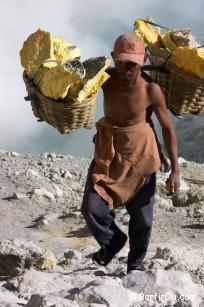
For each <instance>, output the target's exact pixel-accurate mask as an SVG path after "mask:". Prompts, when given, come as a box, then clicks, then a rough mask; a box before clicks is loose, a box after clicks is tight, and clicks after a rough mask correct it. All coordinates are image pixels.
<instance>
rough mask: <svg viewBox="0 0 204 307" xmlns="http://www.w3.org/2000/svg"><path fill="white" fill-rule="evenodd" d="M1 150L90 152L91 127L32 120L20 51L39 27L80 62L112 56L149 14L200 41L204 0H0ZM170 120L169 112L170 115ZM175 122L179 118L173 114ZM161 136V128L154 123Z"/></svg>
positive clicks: (100, 105)
mask: <svg viewBox="0 0 204 307" xmlns="http://www.w3.org/2000/svg"><path fill="white" fill-rule="evenodd" d="M0 12H1V13H0V14H1V18H0V37H1V49H0V55H1V69H0V84H1V90H0V107H1V109H0V149H7V150H13V151H17V152H21V153H33V154H34V153H41V152H56V153H68V154H72V155H75V156H91V155H92V153H93V149H94V148H93V143H92V137H93V135H94V133H95V127H93V128H92V129H78V130H76V131H74V132H73V133H71V134H69V135H62V134H60V133H59V132H58V131H57V130H56V129H54V128H53V127H52V126H50V125H48V124H47V123H44V122H43V123H39V122H37V119H36V118H35V117H34V115H33V113H32V110H31V105H30V102H26V101H24V99H23V97H24V96H26V91H25V86H24V83H23V80H22V72H23V68H22V67H21V65H20V57H19V51H20V49H21V47H22V44H23V42H24V40H26V38H27V37H28V36H29V35H30V34H31V33H32V32H35V31H36V30H37V29H38V28H39V27H40V28H43V29H45V30H47V31H50V32H52V33H53V35H56V36H62V37H64V38H65V39H67V40H70V41H71V42H72V43H74V44H75V45H77V46H78V47H79V48H80V49H81V59H82V60H84V59H87V58H89V57H94V56H103V55H106V56H110V52H111V50H112V46H113V43H114V40H115V39H116V37H117V36H118V35H120V34H121V33H124V32H129V31H132V29H133V23H134V20H135V19H137V18H145V17H146V16H147V15H151V16H153V17H154V19H156V21H157V22H158V23H159V24H162V25H164V26H166V27H169V28H181V27H190V28H191V29H192V31H193V33H194V35H195V36H197V37H198V38H199V40H200V42H201V43H204V40H203V37H202V36H203V35H204V30H203V29H204V27H203V14H204V2H203V1H201V0H197V1H190V0H189V1H185V0H184V1H176V0H171V1H168V2H167V1H164V0H163V1H162V0H154V1H153V0H143V1H136V0H130V1H121V0H112V1H110V0H109V1H108V0H100V1H99V0H78V1H76V0H73V1H72V0H58V1H53V0H49V1H48V0H35V1H31V0H18V1H14V0H13V1H12V0H6V1H3V0H0ZM101 116H103V97H102V91H101V90H100V92H99V94H98V98H97V109H96V117H95V121H97V120H98V119H99V118H100V117H101ZM170 116H171V114H170ZM171 119H172V121H173V123H177V122H178V121H179V120H178V119H176V118H175V117H174V118H173V117H172V116H171ZM155 125H156V129H157V130H158V133H159V134H160V130H159V125H158V123H157V121H156V120H155Z"/></svg>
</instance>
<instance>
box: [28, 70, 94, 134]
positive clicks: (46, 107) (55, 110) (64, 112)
mask: <svg viewBox="0 0 204 307" xmlns="http://www.w3.org/2000/svg"><path fill="white" fill-rule="evenodd" d="M23 79H24V82H25V85H26V89H27V92H28V96H27V97H25V100H26V101H28V100H29V101H31V106H32V110H33V113H34V115H35V117H37V118H38V121H46V122H47V123H48V124H50V125H51V126H53V127H54V128H56V129H57V130H58V131H59V132H60V133H61V134H68V133H70V132H71V131H72V130H74V129H77V128H82V127H84V128H88V129H90V128H92V126H93V123H94V116H95V109H96V93H95V94H94V95H92V96H91V97H89V98H87V99H85V100H84V101H83V102H79V101H77V100H70V101H66V102H65V101H56V100H52V99H50V98H47V97H45V96H43V95H42V94H41V92H40V91H39V90H38V89H37V88H36V86H35V85H34V84H33V82H32V80H29V79H28V77H27V76H26V73H25V71H24V73H23Z"/></svg>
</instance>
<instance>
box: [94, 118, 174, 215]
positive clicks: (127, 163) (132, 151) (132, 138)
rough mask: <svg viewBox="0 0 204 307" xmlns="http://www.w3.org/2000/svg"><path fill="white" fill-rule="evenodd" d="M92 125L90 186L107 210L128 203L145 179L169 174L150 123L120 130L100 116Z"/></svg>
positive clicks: (120, 128) (142, 123) (107, 119)
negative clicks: (93, 130)
mask: <svg viewBox="0 0 204 307" xmlns="http://www.w3.org/2000/svg"><path fill="white" fill-rule="evenodd" d="M95 126H96V128H97V132H96V134H95V136H94V138H93V142H94V143H95V152H94V160H95V166H94V170H93V173H92V179H93V185H94V189H95V190H96V191H97V193H98V194H99V195H100V196H101V197H102V198H103V199H104V200H105V201H106V202H107V203H108V205H109V208H110V210H112V209H114V208H117V207H119V206H122V205H124V204H125V203H127V202H128V201H130V200H131V198H133V196H134V195H135V194H136V193H137V192H138V191H139V189H140V187H141V186H142V185H143V183H144V181H145V177H146V176H148V175H150V174H151V173H153V172H154V171H158V170H160V171H164V172H167V171H169V165H168V164H166V168H165V169H162V167H163V166H164V164H165V163H166V162H167V161H165V156H164V154H163V151H162V149H161V145H160V143H159V140H158V137H157V135H156V131H155V130H154V125H153V122H152V121H150V122H146V121H145V122H140V123H137V124H135V125H131V126H126V127H121V126H116V125H115V124H113V123H112V121H111V120H110V119H109V118H107V117H102V118H101V119H100V120H99V121H98V122H97V123H96V124H95Z"/></svg>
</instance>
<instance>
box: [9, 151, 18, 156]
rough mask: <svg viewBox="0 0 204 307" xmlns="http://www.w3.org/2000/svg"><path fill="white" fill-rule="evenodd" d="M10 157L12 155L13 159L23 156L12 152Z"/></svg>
mask: <svg viewBox="0 0 204 307" xmlns="http://www.w3.org/2000/svg"><path fill="white" fill-rule="evenodd" d="M10 155H11V157H19V156H21V154H20V153H18V152H15V151H12V152H11V154H10Z"/></svg>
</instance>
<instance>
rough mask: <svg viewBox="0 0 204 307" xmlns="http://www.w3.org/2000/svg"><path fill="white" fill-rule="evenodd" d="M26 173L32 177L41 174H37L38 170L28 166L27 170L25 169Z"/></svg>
mask: <svg viewBox="0 0 204 307" xmlns="http://www.w3.org/2000/svg"><path fill="white" fill-rule="evenodd" d="M26 173H27V175H28V176H29V177H33V178H40V177H41V176H40V175H39V174H38V172H37V171H36V170H34V169H31V168H29V169H28V170H26Z"/></svg>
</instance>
